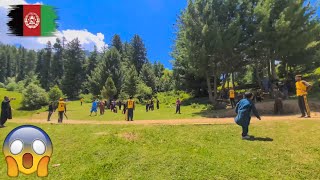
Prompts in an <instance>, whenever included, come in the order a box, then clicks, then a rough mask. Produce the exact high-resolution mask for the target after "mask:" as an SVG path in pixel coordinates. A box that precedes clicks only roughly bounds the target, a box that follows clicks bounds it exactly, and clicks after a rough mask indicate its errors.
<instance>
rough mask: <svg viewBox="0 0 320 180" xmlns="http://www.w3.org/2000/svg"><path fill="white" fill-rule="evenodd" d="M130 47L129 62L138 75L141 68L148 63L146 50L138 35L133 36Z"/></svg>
mask: <svg viewBox="0 0 320 180" xmlns="http://www.w3.org/2000/svg"><path fill="white" fill-rule="evenodd" d="M131 46H132V57H131V61H132V63H133V64H134V66H135V68H136V70H137V72H138V74H140V71H141V69H142V66H143V65H144V64H145V63H147V62H148V59H147V50H146V48H145V46H144V43H143V41H142V39H141V37H140V36H139V35H134V37H133V39H132V41H131Z"/></svg>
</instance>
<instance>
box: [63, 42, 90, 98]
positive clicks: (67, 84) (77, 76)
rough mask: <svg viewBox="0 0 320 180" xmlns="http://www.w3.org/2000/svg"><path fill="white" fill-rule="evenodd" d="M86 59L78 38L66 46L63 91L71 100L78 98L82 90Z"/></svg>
mask: <svg viewBox="0 0 320 180" xmlns="http://www.w3.org/2000/svg"><path fill="white" fill-rule="evenodd" d="M84 59H85V57H84V52H83V50H82V49H81V45H80V41H79V40H78V39H77V38H76V39H74V40H72V41H71V42H69V43H68V44H67V45H66V49H65V70H64V72H65V73H64V77H63V80H62V91H63V92H64V93H65V94H66V95H67V96H68V97H70V98H76V97H77V96H78V95H79V92H80V90H81V86H82V83H83V81H84V78H83V74H84V72H83V70H84V69H83V64H84Z"/></svg>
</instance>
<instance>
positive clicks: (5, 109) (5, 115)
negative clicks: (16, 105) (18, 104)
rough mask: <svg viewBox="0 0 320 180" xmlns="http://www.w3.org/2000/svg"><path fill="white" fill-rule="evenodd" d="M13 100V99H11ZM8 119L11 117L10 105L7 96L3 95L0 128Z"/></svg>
mask: <svg viewBox="0 0 320 180" xmlns="http://www.w3.org/2000/svg"><path fill="white" fill-rule="evenodd" d="M11 100H13V99H11ZM8 119H12V112H11V105H10V99H9V97H7V96H5V97H4V100H3V101H2V103H1V118H0V128H3V127H5V126H4V124H5V123H6V122H7V120H8Z"/></svg>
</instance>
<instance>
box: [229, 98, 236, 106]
mask: <svg viewBox="0 0 320 180" xmlns="http://www.w3.org/2000/svg"><path fill="white" fill-rule="evenodd" d="M230 103H231V107H232V108H234V107H236V101H235V100H234V98H230Z"/></svg>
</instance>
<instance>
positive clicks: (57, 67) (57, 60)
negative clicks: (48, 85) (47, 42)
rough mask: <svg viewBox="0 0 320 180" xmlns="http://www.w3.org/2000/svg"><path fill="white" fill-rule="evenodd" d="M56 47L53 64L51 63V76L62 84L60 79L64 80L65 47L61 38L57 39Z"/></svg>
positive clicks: (56, 82)
mask: <svg viewBox="0 0 320 180" xmlns="http://www.w3.org/2000/svg"><path fill="white" fill-rule="evenodd" d="M53 49H54V55H53V59H52V64H51V68H50V70H51V76H52V81H53V83H54V84H58V85H59V84H60V81H61V80H62V77H63V73H64V72H63V71H64V67H63V63H64V58H63V47H62V42H61V40H60V39H59V38H57V39H56V42H55V43H54V45H53Z"/></svg>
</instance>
